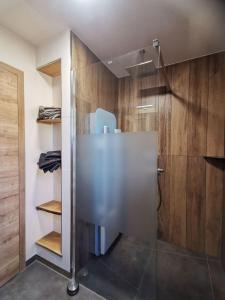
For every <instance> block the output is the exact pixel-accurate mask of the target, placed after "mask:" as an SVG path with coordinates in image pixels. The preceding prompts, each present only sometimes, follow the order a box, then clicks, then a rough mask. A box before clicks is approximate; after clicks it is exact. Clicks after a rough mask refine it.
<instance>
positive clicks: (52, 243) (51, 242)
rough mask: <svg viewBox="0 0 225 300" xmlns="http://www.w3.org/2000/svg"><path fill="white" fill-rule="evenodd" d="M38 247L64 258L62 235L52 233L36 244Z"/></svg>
mask: <svg viewBox="0 0 225 300" xmlns="http://www.w3.org/2000/svg"><path fill="white" fill-rule="evenodd" d="M36 244H37V245H39V246H41V247H43V248H45V249H47V250H49V251H51V252H53V253H55V254H57V255H59V256H62V251H61V234H60V233H58V232H55V231H52V232H50V233H49V234H47V235H45V236H44V237H43V238H41V239H40V240H38V241H37V242H36Z"/></svg>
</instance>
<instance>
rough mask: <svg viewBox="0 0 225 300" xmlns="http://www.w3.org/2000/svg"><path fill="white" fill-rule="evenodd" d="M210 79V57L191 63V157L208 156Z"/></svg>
mask: <svg viewBox="0 0 225 300" xmlns="http://www.w3.org/2000/svg"><path fill="white" fill-rule="evenodd" d="M208 79H209V59H208V57H204V58H200V59H195V60H193V61H191V62H190V84H189V102H188V121H187V122H188V155H190V156H194V155H197V156H198V155H206V136H207V104H208V84H209V80H208Z"/></svg>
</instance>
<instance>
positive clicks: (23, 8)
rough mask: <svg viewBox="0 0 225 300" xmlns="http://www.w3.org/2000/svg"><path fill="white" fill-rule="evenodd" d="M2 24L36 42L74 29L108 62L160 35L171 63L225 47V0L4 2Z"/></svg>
mask: <svg viewBox="0 0 225 300" xmlns="http://www.w3.org/2000/svg"><path fill="white" fill-rule="evenodd" d="M0 24H2V25H4V26H5V27H7V28H9V29H11V30H13V31H14V32H16V33H18V34H19V35H21V36H22V37H24V38H25V39H26V40H28V41H30V42H31V43H33V44H35V45H39V44H40V43H42V42H43V41H45V40H46V39H48V38H49V37H51V36H53V35H55V34H57V33H59V32H61V31H63V30H65V29H66V28H70V29H72V30H73V31H74V32H75V33H76V34H77V35H78V36H79V37H80V38H81V40H83V42H85V43H86V44H87V46H88V47H89V48H90V49H92V51H93V52H94V53H95V54H96V55H97V56H98V57H99V58H100V59H102V60H105V59H109V58H112V57H115V56H118V55H121V54H124V53H126V52H128V51H131V50H135V49H139V48H142V47H144V46H147V45H149V44H151V43H152V40H153V39H154V38H158V39H159V40H160V43H161V46H162V51H163V55H164V58H165V61H166V64H171V63H174V62H178V61H182V60H186V59H189V58H194V57H198V56H202V55H206V54H209V53H213V52H217V51H221V50H225V3H224V1H223V0H1V1H0ZM0 42H1V40H0Z"/></svg>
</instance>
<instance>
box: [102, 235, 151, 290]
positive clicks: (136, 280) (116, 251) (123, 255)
mask: <svg viewBox="0 0 225 300" xmlns="http://www.w3.org/2000/svg"><path fill="white" fill-rule="evenodd" d="M151 254H152V250H151V249H149V247H147V246H146V245H144V244H141V243H138V242H137V241H135V240H131V239H130V238H126V237H122V238H121V239H120V240H119V241H118V243H117V244H116V246H115V247H114V248H112V249H111V250H110V251H109V252H108V253H107V254H106V255H105V256H102V257H101V258H100V259H101V260H102V262H103V263H104V264H106V265H107V266H108V267H109V268H110V269H111V270H112V271H114V272H115V273H117V274H122V277H123V279H124V280H126V281H127V282H129V283H130V284H131V285H133V286H134V287H135V288H138V286H139V284H140V280H141V278H142V275H143V272H144V269H145V267H146V263H147V261H148V258H149V256H150V255H151Z"/></svg>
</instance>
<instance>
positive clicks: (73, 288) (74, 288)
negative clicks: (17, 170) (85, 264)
mask: <svg viewBox="0 0 225 300" xmlns="http://www.w3.org/2000/svg"><path fill="white" fill-rule="evenodd" d="M75 76H76V75H75V72H74V70H71V74H70V84H71V120H70V130H71V140H70V142H71V241H70V242H71V250H70V251H71V275H72V276H71V279H69V282H68V285H67V293H68V295H70V296H74V295H76V294H77V293H78V291H79V283H78V282H77V281H76V265H75V264H76V248H75V246H76V104H75Z"/></svg>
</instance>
